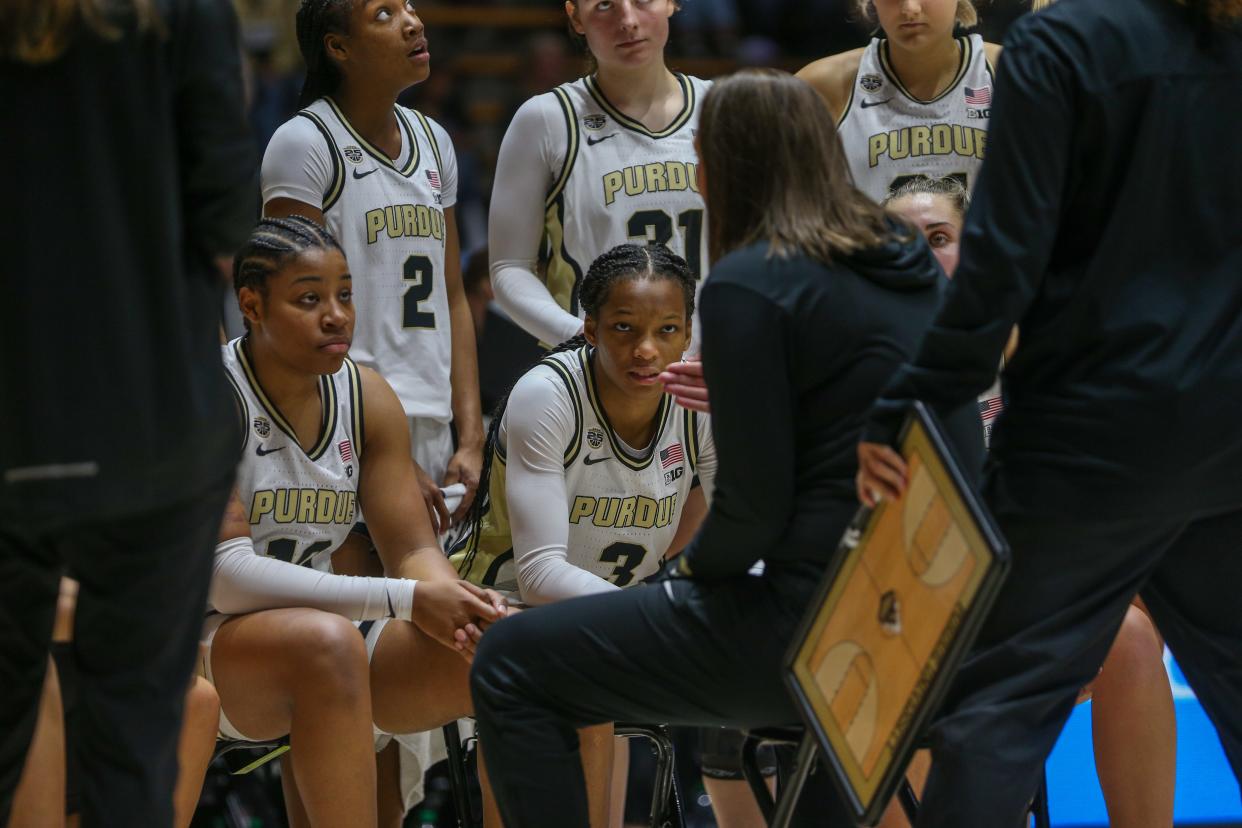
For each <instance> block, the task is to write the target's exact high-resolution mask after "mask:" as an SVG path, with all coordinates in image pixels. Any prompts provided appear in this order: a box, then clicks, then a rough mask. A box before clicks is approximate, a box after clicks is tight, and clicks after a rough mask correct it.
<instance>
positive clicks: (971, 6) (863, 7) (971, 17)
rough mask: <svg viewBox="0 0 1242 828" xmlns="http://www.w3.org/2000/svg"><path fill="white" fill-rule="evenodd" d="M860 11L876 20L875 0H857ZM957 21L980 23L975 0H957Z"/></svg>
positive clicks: (868, 18)
mask: <svg viewBox="0 0 1242 828" xmlns="http://www.w3.org/2000/svg"><path fill="white" fill-rule="evenodd" d="M857 2H858V12H859V14H861V15H862V16H863V17H864V18H865V19H867V20H870V21H871V22H872V23H874V22H875V20H876V17H875V6H874V5H873V0H857ZM1035 2H1045V3H1047V2H1051V0H1035ZM957 22H958V25H960V26H963V27H965V28H967V29H969V28H971V27H973V26H978V25H979V11H978V10H977V9H976V8H975V3H974V0H957Z"/></svg>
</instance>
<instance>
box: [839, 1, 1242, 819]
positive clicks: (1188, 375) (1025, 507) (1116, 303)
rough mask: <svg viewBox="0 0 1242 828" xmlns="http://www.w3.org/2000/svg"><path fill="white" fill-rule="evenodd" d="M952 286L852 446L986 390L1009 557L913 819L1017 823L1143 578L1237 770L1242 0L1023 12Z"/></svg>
mask: <svg viewBox="0 0 1242 828" xmlns="http://www.w3.org/2000/svg"><path fill="white" fill-rule="evenodd" d="M996 82H997V88H996V106H995V109H994V111H993V113H992V127H991V134H990V137H989V141H988V159H987V161H986V162H985V164H984V167H983V172H982V175H981V176H980V178H979V183H978V187H977V189H976V190H975V200H974V203H973V204H972V205H971V208H970V211H969V213H968V215H967V219H966V227H965V231H964V234H963V240H962V256H961V263H960V265H959V267H958V270H957V275H956V277H955V278H954V280H953V284H952V287H951V289H950V290H949V293H948V297H947V300H946V304H945V307H944V309H943V310H942V311H941V313H940V314H939V315H938V316H937V318H936V321H935V323H934V324H933V326H932V328H931V330H930V331H929V332H928V334H927V337H926V338H925V339H924V341H923V343H922V345H921V346H920V348H919V352H918V354H917V356H916V357H915V359H914V361H913V362H912V363H911V364H910V365H909V366H908V367H906V368H903V369H902V371H901V372H900V373H899V374H898V375H897V376H896V377H895V378H894V381H893V382H892V383H891V384H890V385H889V386H888V387H887V389H886V390H885V392H884V394H883V396H882V397H881V398H880V400H879V401H878V402H877V403H876V405H875V407H874V409H873V411H872V414H871V416H870V419H869V422H868V426H867V431H866V437H865V439H866V442H863V443H862V444H861V446H860V447H859V450H858V451H859V457H860V461H861V465H862V470H861V473H860V475H859V480H858V488H859V495H860V497H861V498H862V499H863V500H864V501H868V502H870V501H871V500H872V499H873V498H874V497H875V496H876V495H877V494H878V495H880V496H885V497H890V498H895V497H899V496H900V495H901V493H902V490H903V488H904V483H905V481H904V471H905V470H904V466H903V464H902V463H901V461H900V459H899V458H898V457H897V456H896V454H895V453H894V452H893V451H892V450H891V449H890V448H889V444H891V443H892V442H893V440H894V438H895V436H896V434H897V430H898V428H899V427H900V424H901V420H902V417H903V414H904V412H905V410H906V409H907V407H908V406H909V404H910V402H911V401H912V400H915V399H919V400H923V401H925V402H928V403H930V404H932V405H935V406H937V407H944V406H946V405H953V404H955V403H958V402H964V401H966V400H972V399H974V395H975V394H977V393H978V392H979V391H981V390H983V389H984V388H985V387H987V385H988V384H989V383H990V382H991V381H992V375H993V372H994V370H995V366H996V363H997V359H998V358H999V355H1000V352H1001V349H1002V348H1003V347H1004V344H1005V341H1006V339H1007V338H1008V336H1009V330H1010V328H1011V327H1012V326H1013V325H1014V324H1015V323H1017V324H1019V326H1020V328H1021V331H1022V342H1021V345H1020V346H1019V348H1018V350H1017V353H1016V354H1015V356H1014V358H1013V360H1012V361H1010V362H1009V363H1008V365H1007V366H1006V369H1005V372H1004V384H1005V393H1006V397H1007V398H1008V405H1007V407H1006V409H1005V412H1004V413H1003V414H1002V415H1001V416H1000V419H999V421H998V422H997V425H996V427H995V430H994V432H993V438H992V450H991V454H990V456H989V460H988V468H987V473H986V475H985V484H984V492H985V497H986V501H987V503H988V505H989V506H990V507H991V509H992V511H993V513H994V514H995V516H996V518H997V520H998V522H999V524H1000V527H1001V529H1002V531H1003V533H1004V535H1005V537H1006V538H1007V539H1008V541H1009V543H1010V545H1011V547H1012V549H1013V567H1014V568H1013V572H1012V574H1011V575H1010V577H1009V580H1008V582H1007V584H1006V586H1005V588H1004V590H1003V591H1002V593H1001V595H1000V597H999V598H998V600H997V602H996V606H995V608H994V610H993V611H992V613H991V616H990V618H989V619H988V621H987V623H986V624H985V626H984V628H983V630H982V632H981V634H980V637H979V639H978V641H977V643H976V648H975V651H974V652H973V653H972V654H971V656H970V657H969V658H968V660H967V661H966V663H965V665H964V667H963V668H962V671H961V673H960V674H959V676H958V679H957V682H956V685H955V687H954V689H953V691H952V692H951V693H950V696H949V698H948V700H947V702H946V707H945V708H944V710H943V713H942V716H941V718H940V720H939V721H938V722H937V723H936V725H935V726H934V727H933V730H932V745H933V756H934V758H933V763H932V771H931V776H930V778H929V780H928V784H927V789H926V794H925V797H924V800H923V810H922V812H921V813H920V820H919V823H918V825H919V826H920V828H927V827H928V826H954V828H971V826H996V825H1017V824H1018V823H1019V821H1020V819H1021V817H1020V814H1021V812H1022V810H1023V808H1024V807H1025V803H1026V801H1027V800H1028V798H1029V797H1030V795H1031V793H1032V792H1033V791H1034V789H1035V785H1036V780H1037V779H1038V776H1039V773H1040V769H1041V765H1042V763H1043V761H1044V759H1045V757H1046V756H1047V755H1048V753H1049V751H1050V750H1051V749H1052V746H1053V744H1054V742H1055V741H1056V738H1057V735H1058V734H1059V733H1060V730H1061V727H1062V725H1063V724H1064V722H1065V720H1066V718H1067V717H1068V716H1069V713H1070V710H1071V709H1072V707H1073V705H1074V698H1075V696H1076V695H1077V693H1078V690H1079V688H1080V687H1082V686H1083V685H1085V684H1087V683H1088V682H1089V681H1091V680H1092V678H1094V677H1095V674H1096V671H1097V670H1098V669H1099V667H1100V664H1101V662H1102V661H1103V660H1104V657H1105V654H1106V653H1107V652H1108V648H1109V645H1110V644H1111V642H1112V641H1113V638H1114V636H1115V635H1116V632H1117V629H1118V626H1119V625H1120V623H1121V620H1122V617H1123V616H1124V615H1125V613H1126V608H1127V607H1128V606H1129V604H1130V600H1131V599H1132V598H1133V597H1134V595H1135V594H1136V593H1139V594H1141V595H1142V597H1143V599H1144V601H1145V602H1146V605H1147V607H1148V608H1149V609H1150V611H1151V615H1152V617H1153V619H1154V620H1155V622H1156V625H1157V626H1158V627H1159V629H1160V631H1161V632H1162V633H1163V634H1164V636H1165V639H1166V641H1167V642H1168V645H1169V647H1170V648H1171V649H1172V650H1173V652H1174V654H1175V655H1176V656H1177V658H1178V661H1179V662H1180V664H1181V666H1182V668H1183V670H1184V671H1185V674H1186V676H1187V678H1188V679H1189V681H1190V683H1191V685H1192V686H1193V687H1194V689H1195V691H1196V693H1198V695H1199V698H1200V700H1201V701H1202V702H1203V705H1204V707H1205V708H1206V709H1207V712H1208V715H1209V716H1210V717H1211V718H1212V721H1213V723H1214V724H1215V725H1216V727H1217V730H1218V732H1219V733H1220V737H1221V741H1222V742H1223V744H1224V747H1225V752H1226V755H1227V756H1228V758H1229V761H1230V764H1231V765H1232V767H1233V770H1234V774H1235V775H1238V774H1239V773H1240V772H1242V646H1240V645H1239V642H1242V615H1239V613H1238V612H1237V607H1236V605H1237V593H1238V588H1239V585H1240V584H1242V554H1239V552H1240V551H1242V473H1239V470H1240V469H1242V425H1240V424H1242V322H1240V321H1239V320H1240V318H1242V317H1240V316H1239V309H1240V308H1242V200H1240V199H1239V198H1238V192H1239V189H1240V188H1242V153H1239V152H1238V149H1237V136H1238V135H1239V134H1240V133H1242V108H1239V107H1238V105H1237V102H1238V101H1239V100H1242V2H1239V0H1185V2H1181V3H1179V2H1174V0H1109V2H1107V3H1100V2H1092V1H1091V0H1063V2H1061V3H1058V4H1056V5H1053V6H1052V7H1051V8H1050V9H1049V10H1047V11H1043V12H1040V13H1039V14H1035V15H1029V16H1027V17H1026V18H1024V19H1022V20H1021V21H1019V22H1018V23H1017V24H1015V26H1014V27H1013V28H1012V29H1011V30H1010V33H1009V36H1008V38H1007V40H1006V43H1005V68H1004V71H1003V72H1001V73H1000V74H999V75H998V77H997V81H996Z"/></svg>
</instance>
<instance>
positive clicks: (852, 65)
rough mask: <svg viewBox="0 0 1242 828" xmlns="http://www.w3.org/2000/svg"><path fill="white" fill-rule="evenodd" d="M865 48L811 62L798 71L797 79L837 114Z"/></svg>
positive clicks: (856, 72)
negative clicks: (810, 88) (800, 79)
mask: <svg viewBox="0 0 1242 828" xmlns="http://www.w3.org/2000/svg"><path fill="white" fill-rule="evenodd" d="M867 48H868V47H866V46H861V47H859V48H857V49H851V50H849V51H848V52H840V53H838V54H835V55H829V56H828V57H825V58H820V59H819V60H816V61H812V62H811V63H808V64H807V65H806V66H803V67H802V68H801V69H799V70H798V77H800V78H802V79H803V80H804V81H806V82H807V83H809V84H810V85H811V87H812V88H813V89H814V90H815V91H816V92H818V93H819V94H820V96H822V97H823V98H824V100H826V101H828V103H829V104H830V105H832V108H833V109H834V110H835V111H836V112H838V113H839V112H840V110H841V109H843V108H844V106H845V102H846V100H848V98H849V94H850V88H851V87H852V86H853V84H854V78H855V77H857V75H858V67H860V66H862V60H863V55H865V54H866V53H867Z"/></svg>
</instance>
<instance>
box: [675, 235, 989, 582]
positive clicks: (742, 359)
mask: <svg viewBox="0 0 1242 828" xmlns="http://www.w3.org/2000/svg"><path fill="white" fill-rule="evenodd" d="M767 252H768V249H767V245H766V244H755V245H752V246H750V247H747V248H744V249H742V250H738V251H735V252H733V253H730V254H729V255H728V256H725V257H723V258H722V259H721V260H720V261H719V262H716V263H715V264H714V265H713V267H712V275H711V278H710V279H708V280H707V282H706V283H705V284H704V286H703V290H702V293H701V296H700V303H701V304H700V309H699V319H700V322H701V323H702V325H703V372H704V375H705V377H706V380H707V385H708V387H709V388H710V389H711V402H712V436H713V437H714V438H715V442H716V454H717V462H718V466H717V470H716V491H715V496H714V498H713V500H712V505H711V510H710V511H709V512H708V515H707V517H706V518H705V519H704V522H703V526H702V528H701V529H700V531H699V533H698V535H696V536H695V538H694V540H693V541H692V542H691V544H690V545H689V546H688V547H687V549H686V551H685V552H684V553H683V555H684V565H683V566H684V567H687V568H688V569H689V571H690V572H691V573H692V574H693V575H694V576H695V577H697V578H719V577H728V576H732V575H741V574H743V573H745V572H746V571H747V569H749V568H750V566H751V564H753V563H754V562H755V561H757V560H759V559H760V558H762V559H763V560H764V561H765V563H766V564H767V567H768V570H769V571H773V572H776V571H779V570H781V569H782V568H787V567H789V566H791V565H793V566H798V567H801V568H806V567H807V566H808V565H810V566H811V567H816V566H821V565H822V564H823V563H824V562H826V561H827V559H828V557H829V555H831V554H832V552H833V551H834V550H835V549H836V547H837V542H838V541H839V540H840V538H841V533H842V532H843V531H844V530H845V528H846V525H847V524H848V523H849V521H850V518H852V517H853V515H854V513H855V512H856V511H857V510H858V499H857V497H856V495H855V492H854V476H855V474H856V472H857V470H858V457H857V451H856V448H857V444H858V439H859V436H860V435H861V433H862V426H863V420H864V417H865V415H866V412H867V408H868V406H870V404H871V402H872V401H873V400H874V399H875V396H876V395H877V394H878V393H879V391H880V389H881V388H883V387H884V384H885V383H886V382H887V381H888V380H889V378H890V377H891V376H892V374H893V372H894V371H895V370H896V369H897V367H898V366H899V365H900V364H901V363H902V362H903V361H904V360H906V359H908V358H909V356H910V355H911V354H912V353H913V352H914V348H915V346H916V345H917V343H918V341H919V338H920V336H922V334H923V331H925V330H926V328H927V326H928V324H929V323H930V322H931V319H932V316H933V315H934V314H935V312H936V309H937V308H938V307H939V304H940V299H941V296H942V293H943V288H944V284H945V278H944V275H943V274H942V273H941V271H940V268H939V266H938V265H937V264H936V261H935V259H934V258H933V257H932V255H931V251H930V250H929V249H928V247H927V245H926V244H925V243H924V242H923V240H922V239H921V238H917V237H914V236H913V234H911V238H910V240H909V241H905V242H901V241H893V242H891V243H890V244H888V245H886V246H884V247H881V248H877V249H873V250H866V251H863V252H861V253H859V254H857V255H854V256H852V257H848V258H842V259H841V260H839V261H836V262H834V263H833V264H832V265H831V266H826V265H824V264H821V263H819V262H816V261H814V260H811V259H808V258H807V257H805V256H793V257H790V258H788V259H780V258H769V257H768V256H767ZM938 413H941V414H942V415H944V414H945V411H941V412H938ZM942 420H943V422H944V423H945V424H946V425H948V426H949V429H950V432H951V434H952V435H953V436H954V437H955V438H956V444H957V448H958V449H959V452H958V453H959V458H960V459H961V460H962V463H963V466H964V468H965V469H966V470H967V471H968V473H969V471H970V470H972V469H974V470H977V469H978V466H979V464H980V463H981V454H982V451H983V436H982V430H981V426H980V421H979V414H978V409H977V407H976V405H975V403H974V402H973V401H971V402H969V403H968V404H966V405H964V406H960V407H959V408H958V409H956V410H955V411H953V412H952V413H951V414H949V416H947V417H946V416H942ZM683 571H684V570H683Z"/></svg>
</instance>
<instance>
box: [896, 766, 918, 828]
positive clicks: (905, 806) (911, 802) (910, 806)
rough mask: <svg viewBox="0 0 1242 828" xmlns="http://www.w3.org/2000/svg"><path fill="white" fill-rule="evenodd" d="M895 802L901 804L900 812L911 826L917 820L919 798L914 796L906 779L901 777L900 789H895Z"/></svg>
mask: <svg viewBox="0 0 1242 828" xmlns="http://www.w3.org/2000/svg"><path fill="white" fill-rule="evenodd" d="M897 801H898V802H900V803H901V810H902V811H904V812H905V815H906V819H908V820H910V824H911V825H913V824H914V821H915V820H916V819H918V818H919V798H918V797H917V796H915V795H914V787H913V786H912V785H911V784H910V780H909V778H907V777H902V780H901V787H900V788H898V789H897Z"/></svg>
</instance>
